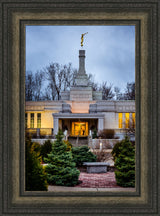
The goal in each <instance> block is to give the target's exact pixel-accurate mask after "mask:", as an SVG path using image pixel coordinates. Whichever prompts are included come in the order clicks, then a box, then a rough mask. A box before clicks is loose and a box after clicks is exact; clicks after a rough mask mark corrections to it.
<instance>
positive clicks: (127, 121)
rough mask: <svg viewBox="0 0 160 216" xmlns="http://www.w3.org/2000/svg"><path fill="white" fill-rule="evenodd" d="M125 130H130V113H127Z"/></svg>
mask: <svg viewBox="0 0 160 216" xmlns="http://www.w3.org/2000/svg"><path fill="white" fill-rule="evenodd" d="M125 123H126V124H125V128H129V113H125Z"/></svg>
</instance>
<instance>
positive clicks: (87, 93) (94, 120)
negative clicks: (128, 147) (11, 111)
mask: <svg viewBox="0 0 160 216" xmlns="http://www.w3.org/2000/svg"><path fill="white" fill-rule="evenodd" d="M25 126H26V130H28V131H33V132H36V133H38V134H39V133H40V134H45V135H55V134H57V132H58V130H59V128H60V129H62V130H63V131H67V134H68V136H71V137H77V136H79V137H87V136H88V135H90V133H91V132H93V130H95V129H96V130H97V132H99V131H101V130H103V129H114V130H115V132H116V133H117V134H120V133H121V132H122V131H123V132H124V129H128V128H130V127H135V101H107V100H102V92H98V91H93V90H92V87H91V86H89V83H88V76H87V74H86V71H85V50H79V72H78V74H77V77H76V80H75V85H74V86H72V87H71V89H70V91H65V92H61V100H59V101H27V102H26V114H25Z"/></svg>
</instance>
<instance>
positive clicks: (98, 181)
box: [75, 172, 120, 188]
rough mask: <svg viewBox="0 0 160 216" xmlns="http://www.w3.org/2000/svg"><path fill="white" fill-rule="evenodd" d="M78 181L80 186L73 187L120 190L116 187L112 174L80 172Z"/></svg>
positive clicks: (113, 174)
mask: <svg viewBox="0 0 160 216" xmlns="http://www.w3.org/2000/svg"><path fill="white" fill-rule="evenodd" d="M79 180H80V181H82V183H81V184H79V185H76V186H75V187H85V188H113V187H114V188H115V187H116V188H117V187H118V188H120V186H118V185H117V183H116V179H115V173H114V172H107V173H86V172H81V173H80V176H79Z"/></svg>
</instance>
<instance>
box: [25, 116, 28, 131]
mask: <svg viewBox="0 0 160 216" xmlns="http://www.w3.org/2000/svg"><path fill="white" fill-rule="evenodd" d="M27 121H28V114H27V113H25V128H27Z"/></svg>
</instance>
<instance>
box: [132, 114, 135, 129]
mask: <svg viewBox="0 0 160 216" xmlns="http://www.w3.org/2000/svg"><path fill="white" fill-rule="evenodd" d="M132 124H133V128H135V113H132Z"/></svg>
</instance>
